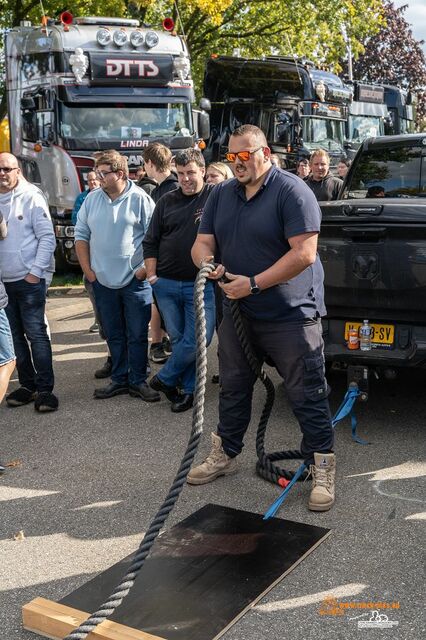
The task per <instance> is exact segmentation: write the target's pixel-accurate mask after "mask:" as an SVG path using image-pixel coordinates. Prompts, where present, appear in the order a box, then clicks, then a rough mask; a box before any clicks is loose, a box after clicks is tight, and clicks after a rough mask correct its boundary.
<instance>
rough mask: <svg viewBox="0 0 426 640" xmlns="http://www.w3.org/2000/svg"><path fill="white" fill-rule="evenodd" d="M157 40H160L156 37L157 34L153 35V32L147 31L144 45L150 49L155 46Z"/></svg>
mask: <svg viewBox="0 0 426 640" xmlns="http://www.w3.org/2000/svg"><path fill="white" fill-rule="evenodd" d="M159 40H160V38H159V37H158V34H156V33H155V31H148V33H147V34H146V36H145V44H146V46H147V47H148V49H152V47H155V46H157V44H158V42H159Z"/></svg>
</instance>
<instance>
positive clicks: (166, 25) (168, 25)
mask: <svg viewBox="0 0 426 640" xmlns="http://www.w3.org/2000/svg"><path fill="white" fill-rule="evenodd" d="M174 28H175V22H174V20H173V18H164V20H163V29H164V30H165V31H173V29H174Z"/></svg>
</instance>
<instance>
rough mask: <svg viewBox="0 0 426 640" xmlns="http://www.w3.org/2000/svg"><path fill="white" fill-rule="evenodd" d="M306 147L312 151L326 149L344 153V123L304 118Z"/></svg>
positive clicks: (303, 126)
mask: <svg viewBox="0 0 426 640" xmlns="http://www.w3.org/2000/svg"><path fill="white" fill-rule="evenodd" d="M302 137H303V142H304V145H305V146H306V147H307V148H308V149H310V150H314V149H319V148H322V149H325V150H326V151H340V152H342V153H343V140H344V131H343V121H341V120H332V119H328V118H311V117H307V116H304V117H303V118H302Z"/></svg>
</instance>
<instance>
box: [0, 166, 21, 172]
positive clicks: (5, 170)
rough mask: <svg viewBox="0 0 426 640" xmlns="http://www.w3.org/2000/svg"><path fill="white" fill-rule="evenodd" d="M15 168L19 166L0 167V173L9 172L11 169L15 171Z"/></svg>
mask: <svg viewBox="0 0 426 640" xmlns="http://www.w3.org/2000/svg"><path fill="white" fill-rule="evenodd" d="M16 169H19V167H0V173H1V172H2V171H3V173H10V172H11V171H16Z"/></svg>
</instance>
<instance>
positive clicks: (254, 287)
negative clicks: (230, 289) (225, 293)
mask: <svg viewBox="0 0 426 640" xmlns="http://www.w3.org/2000/svg"><path fill="white" fill-rule="evenodd" d="M250 293H251V294H252V295H253V296H255V295H257V294H258V293H260V288H259V287H258V285H257V284H256V280H255V279H254V276H252V277H251V278H250Z"/></svg>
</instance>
